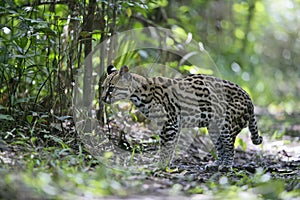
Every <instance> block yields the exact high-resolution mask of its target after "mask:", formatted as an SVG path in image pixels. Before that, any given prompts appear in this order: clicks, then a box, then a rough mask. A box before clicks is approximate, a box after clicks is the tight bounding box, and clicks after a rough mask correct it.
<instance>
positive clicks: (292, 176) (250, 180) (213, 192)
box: [0, 115, 300, 200]
mask: <svg viewBox="0 0 300 200" xmlns="http://www.w3.org/2000/svg"><path fill="white" fill-rule="evenodd" d="M65 122H66V123H67V122H68V120H65ZM65 122H64V123H65ZM298 122H299V121H298V115H292V116H288V117H285V118H284V119H282V118H280V117H279V118H278V117H270V116H265V117H261V120H260V124H259V126H260V127H261V132H262V135H263V136H264V143H263V144H262V145H259V146H254V145H253V144H251V142H250V141H249V136H248V135H247V134H241V142H240V144H239V145H237V148H236V154H235V162H234V163H235V164H234V167H233V170H232V171H230V172H210V171H207V170H205V168H204V166H205V165H206V164H207V163H208V162H211V161H212V160H213V159H214V158H213V156H212V155H211V154H210V153H204V154H203V148H199V145H197V144H196V145H190V146H189V147H191V148H188V151H187V152H185V153H182V154H178V156H177V157H175V159H174V161H173V167H172V168H171V170H169V171H164V170H153V169H152V168H149V169H147V168H145V167H141V166H135V168H134V167H133V168H130V170H127V171H126V169H125V170H123V171H122V170H121V171H118V170H114V169H106V168H105V167H103V165H102V164H101V162H99V161H98V160H97V159H95V158H93V156H92V155H90V154H89V153H87V152H85V150H84V147H80V145H79V148H78V144H77V143H78V141H77V142H76V140H74V138H73V139H68V140H65V139H66V138H67V137H68V138H70V135H68V134H70V132H66V130H65V131H62V130H56V131H53V130H52V131H51V133H52V134H54V135H55V137H54V135H52V136H51V135H50V132H47V134H45V130H42V129H41V127H37V126H36V127H35V130H34V131H36V132H37V133H36V134H35V137H27V136H25V132H27V131H28V128H26V127H25V128H24V127H19V129H18V130H19V131H18V132H15V131H10V132H6V133H4V132H3V133H2V139H0V161H1V165H0V176H1V177H2V178H1V179H0V190H1V191H0V199H28V198H29V199H32V198H33V199H49V198H51V199H53V198H54V199H70V198H76V199H91V198H92V199H147V200H151V199H153V200H156V199H167V200H168V199H179V198H180V199H224V198H230V199H252V200H253V199H300V197H299V196H300V145H299V144H300V134H299V132H300V128H299V127H300V123H298ZM71 129H72V131H74V130H73V128H71ZM131 129H132V130H134V127H133V125H131ZM69 130H70V129H69ZM20 131H21V133H20ZM22 131H23V132H22ZM43 131H44V133H43ZM120 131H124V129H123V130H120ZM54 132H56V133H54ZM48 134H49V135H48ZM41 136H43V138H44V139H43V140H39V138H38V137H41ZM45 138H46V139H45ZM37 142H39V143H38V144H37ZM75 143H76V144H75ZM204 143H206V141H204ZM74 144H75V145H74ZM202 144H203V141H202ZM200 146H201V145H200ZM199 152H202V153H199ZM132 169H133V170H132Z"/></svg>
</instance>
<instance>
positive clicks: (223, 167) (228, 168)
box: [218, 165, 232, 172]
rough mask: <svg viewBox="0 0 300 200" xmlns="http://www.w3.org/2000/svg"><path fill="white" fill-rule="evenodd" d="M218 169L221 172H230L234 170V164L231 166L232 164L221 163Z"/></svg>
mask: <svg viewBox="0 0 300 200" xmlns="http://www.w3.org/2000/svg"><path fill="white" fill-rule="evenodd" d="M218 170H219V171H220V172H230V171H232V166H230V165H219V167H218Z"/></svg>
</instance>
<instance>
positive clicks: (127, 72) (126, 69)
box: [119, 65, 131, 80]
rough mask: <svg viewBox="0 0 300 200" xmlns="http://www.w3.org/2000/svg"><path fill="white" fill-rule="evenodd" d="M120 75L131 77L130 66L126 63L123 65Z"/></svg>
mask: <svg viewBox="0 0 300 200" xmlns="http://www.w3.org/2000/svg"><path fill="white" fill-rule="evenodd" d="M119 75H120V76H121V77H123V78H125V79H128V80H129V78H130V77H131V75H130V73H129V68H128V67H127V66H126V65H124V66H122V67H121V69H120V71H119Z"/></svg>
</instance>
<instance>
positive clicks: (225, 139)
mask: <svg viewBox="0 0 300 200" xmlns="http://www.w3.org/2000/svg"><path fill="white" fill-rule="evenodd" d="M234 142H235V136H233V135H232V133H231V132H230V131H229V130H228V129H224V130H222V132H221V135H220V143H222V154H221V155H220V156H221V160H222V163H221V164H220V165H219V168H218V169H219V171H230V170H231V169H232V165H233V160H234Z"/></svg>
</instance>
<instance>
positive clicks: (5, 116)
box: [0, 114, 15, 121]
mask: <svg viewBox="0 0 300 200" xmlns="http://www.w3.org/2000/svg"><path fill="white" fill-rule="evenodd" d="M0 120H6V121H15V119H14V118H13V117H12V116H11V115H5V114H0Z"/></svg>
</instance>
